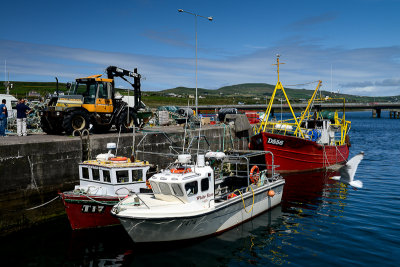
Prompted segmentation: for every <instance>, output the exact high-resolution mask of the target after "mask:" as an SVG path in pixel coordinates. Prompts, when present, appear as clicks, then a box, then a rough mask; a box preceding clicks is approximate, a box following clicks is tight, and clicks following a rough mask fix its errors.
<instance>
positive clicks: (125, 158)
mask: <svg viewBox="0 0 400 267" xmlns="http://www.w3.org/2000/svg"><path fill="white" fill-rule="evenodd" d="M127 159H128V158H127V157H115V158H111V159H110V160H111V161H126V160H127Z"/></svg>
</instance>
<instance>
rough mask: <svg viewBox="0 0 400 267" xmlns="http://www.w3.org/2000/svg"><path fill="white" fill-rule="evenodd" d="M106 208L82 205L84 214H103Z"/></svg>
mask: <svg viewBox="0 0 400 267" xmlns="http://www.w3.org/2000/svg"><path fill="white" fill-rule="evenodd" d="M104 210H105V206H102V205H82V212H83V213H103V212H104Z"/></svg>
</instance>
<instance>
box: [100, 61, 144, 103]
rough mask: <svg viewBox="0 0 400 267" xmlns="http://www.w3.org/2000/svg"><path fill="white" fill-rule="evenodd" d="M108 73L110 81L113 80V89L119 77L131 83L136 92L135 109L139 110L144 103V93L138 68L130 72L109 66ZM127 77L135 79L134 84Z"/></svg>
mask: <svg viewBox="0 0 400 267" xmlns="http://www.w3.org/2000/svg"><path fill="white" fill-rule="evenodd" d="M106 71H107V77H108V78H109V79H113V88H115V87H114V78H115V77H119V78H121V79H123V80H124V81H126V82H127V83H129V84H130V85H131V86H132V87H133V90H134V97H135V109H136V110H138V109H139V108H140V106H141V103H142V92H141V91H140V78H141V75H140V74H139V73H138V72H137V68H135V69H134V71H133V72H132V71H129V70H125V69H121V68H119V67H116V66H109V67H107V69H106ZM125 77H131V78H133V83H131V82H130V81H128V80H127V79H126V78H125Z"/></svg>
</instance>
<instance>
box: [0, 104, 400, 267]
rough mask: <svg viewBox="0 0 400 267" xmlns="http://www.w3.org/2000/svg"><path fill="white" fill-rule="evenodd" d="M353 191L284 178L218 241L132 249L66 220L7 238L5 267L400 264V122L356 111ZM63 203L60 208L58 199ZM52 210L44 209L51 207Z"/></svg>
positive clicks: (315, 178) (106, 232)
mask: <svg viewBox="0 0 400 267" xmlns="http://www.w3.org/2000/svg"><path fill="white" fill-rule="evenodd" d="M346 119H347V120H350V121H351V122H352V129H351V131H350V137H351V143H352V146H351V148H350V158H351V157H352V156H354V155H356V154H357V153H359V152H360V151H364V152H365V156H364V160H363V161H362V162H361V163H360V165H359V167H358V170H357V172H356V179H359V180H361V181H362V182H363V184H364V187H363V188H362V189H358V190H355V189H353V188H351V187H350V186H346V185H344V184H341V183H339V182H337V181H334V180H332V179H329V178H330V177H331V176H333V175H334V174H333V173H329V172H314V173H304V174H296V175H290V176H287V177H285V179H286V185H285V188H284V194H283V200H282V204H281V205H280V206H278V207H276V208H274V209H273V210H271V211H268V212H266V213H264V214H262V215H261V216H259V217H257V218H255V219H253V220H252V221H249V222H247V223H245V224H242V225H241V226H238V227H236V228H234V229H232V230H230V231H227V232H225V233H223V234H221V235H218V236H214V237H209V238H205V239H202V240H195V241H190V242H180V243H168V244H145V245H143V244H134V243H133V242H132V241H131V240H130V238H129V237H128V235H127V234H126V233H125V231H124V229H123V228H122V227H109V228H104V229H96V230H87V231H72V230H71V228H70V226H69V223H68V219H67V217H66V216H61V217H58V218H57V219H54V220H52V221H49V222H46V223H44V224H41V225H38V226H36V227H34V228H31V229H29V230H23V231H20V232H18V233H14V234H11V235H8V236H6V237H3V238H1V239H0V247H1V249H0V255H2V257H1V260H0V261H1V262H2V265H3V266H156V265H158V266H160V265H163V266H249V265H256V266H275V265H278V266H279V265H282V266H286V265H290V266H399V265H400V259H399V257H398V254H399V253H400V209H399V207H400V194H399V192H400V181H399V176H400V171H399V166H400V136H399V134H400V120H393V119H389V113H388V112H382V118H380V119H377V118H372V114H371V111H368V112H367V111H365V112H349V113H347V117H346ZM60 201H61V200H60ZM44 208H46V207H44Z"/></svg>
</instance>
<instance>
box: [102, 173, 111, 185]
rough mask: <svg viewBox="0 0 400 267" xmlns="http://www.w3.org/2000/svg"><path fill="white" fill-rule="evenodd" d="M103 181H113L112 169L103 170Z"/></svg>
mask: <svg viewBox="0 0 400 267" xmlns="http://www.w3.org/2000/svg"><path fill="white" fill-rule="evenodd" d="M103 181H104V182H106V183H111V176H110V171H106V170H103Z"/></svg>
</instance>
